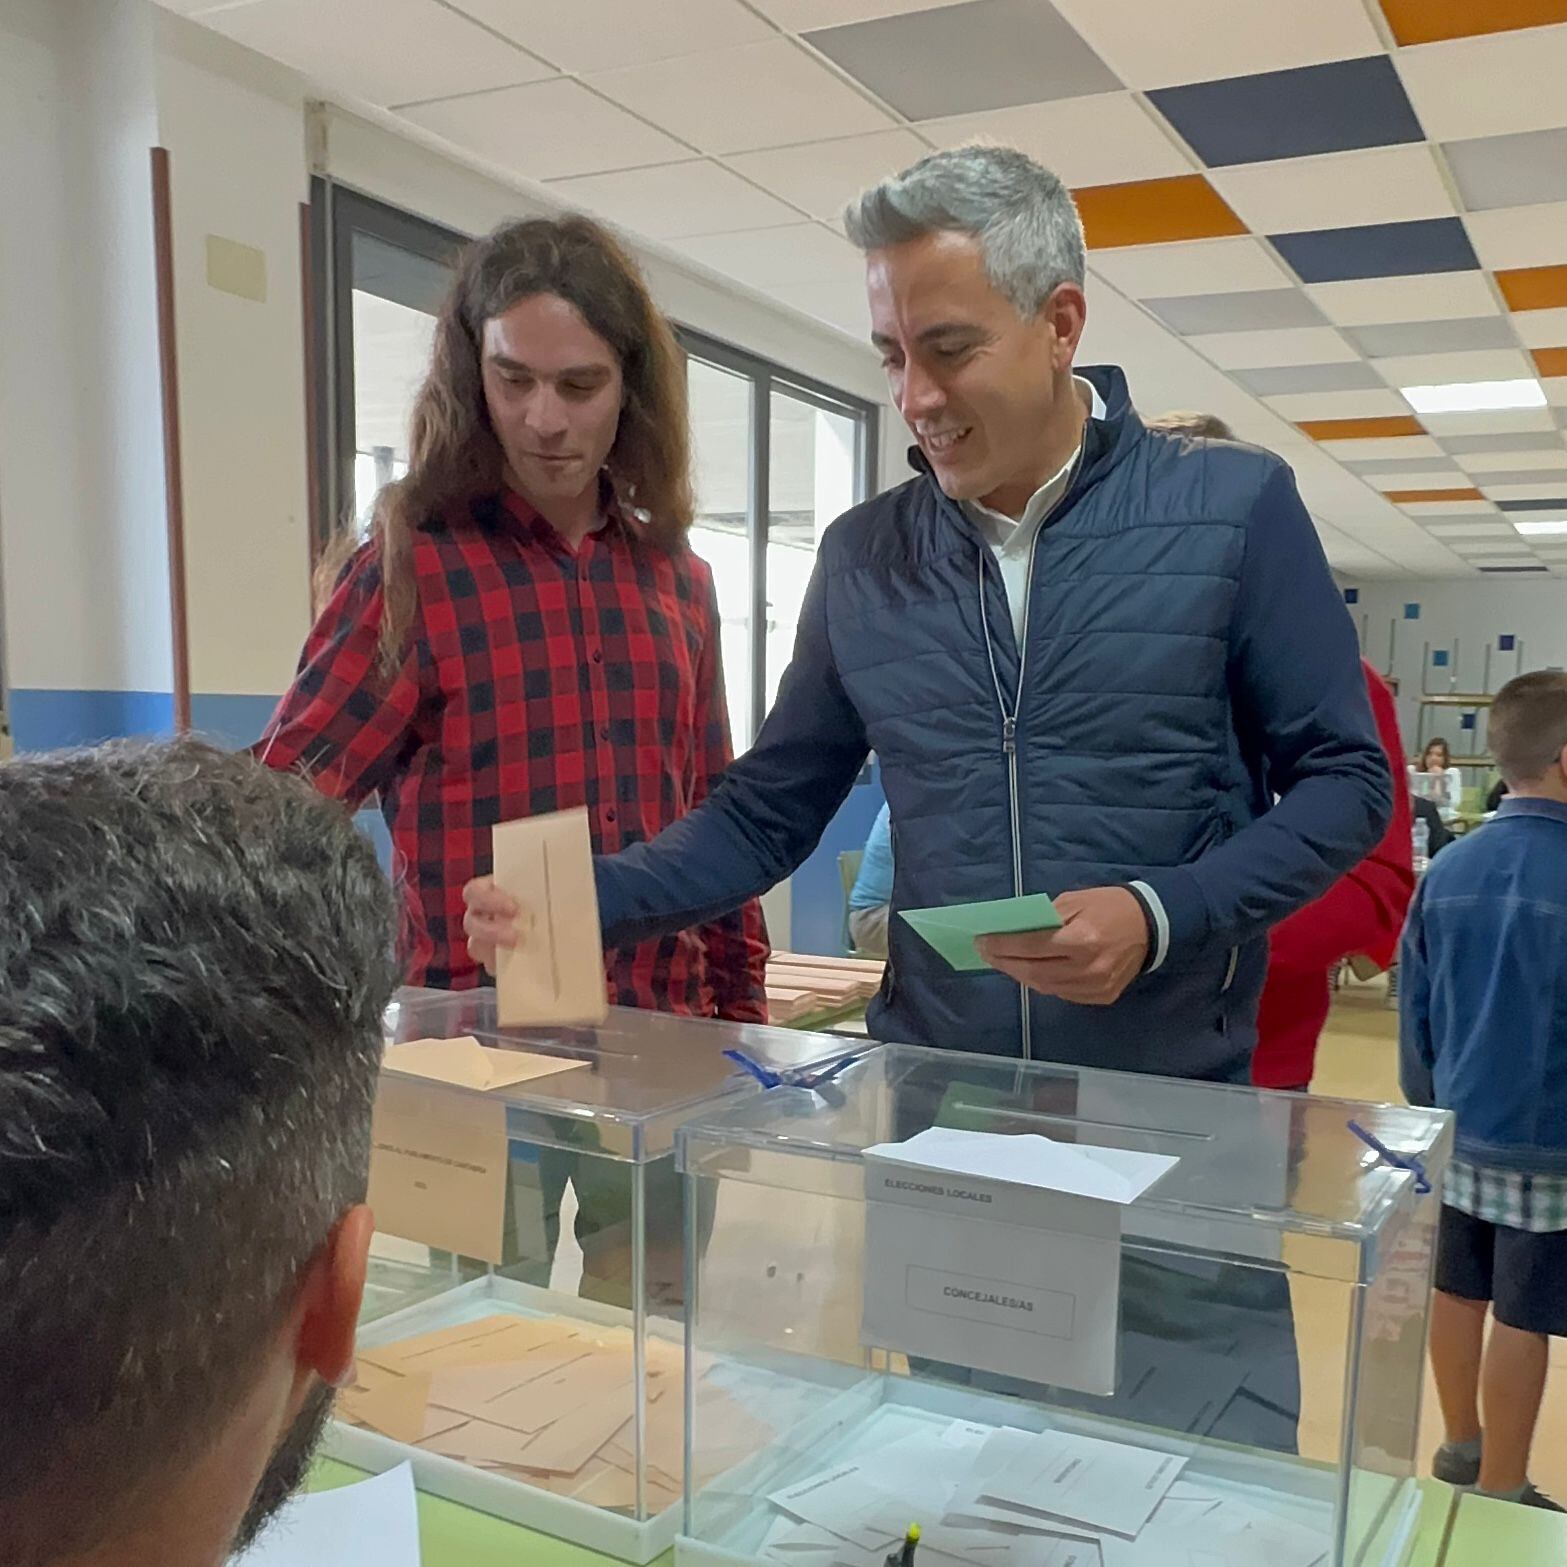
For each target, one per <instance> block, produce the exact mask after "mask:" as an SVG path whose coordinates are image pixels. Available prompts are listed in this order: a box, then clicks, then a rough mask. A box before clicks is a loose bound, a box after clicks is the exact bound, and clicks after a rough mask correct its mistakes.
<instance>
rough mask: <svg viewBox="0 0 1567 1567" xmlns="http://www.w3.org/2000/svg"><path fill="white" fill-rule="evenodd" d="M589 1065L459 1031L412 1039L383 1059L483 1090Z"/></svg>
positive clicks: (411, 1072) (387, 1066)
mask: <svg viewBox="0 0 1567 1567" xmlns="http://www.w3.org/2000/svg"><path fill="white" fill-rule="evenodd" d="M586 1065H587V1062H586V1061H573V1060H572V1059H571V1058H570V1057H569V1056H546V1055H541V1054H539V1053H538V1052H537V1051H535V1050H497V1049H496V1048H495V1047H494V1046H493V1045H481V1044H480V1043H479V1041H478V1040H477V1039H475V1038H474V1037H473V1035H472V1034H459V1035H458V1036H457V1037H456V1038H455V1039H411V1040H409V1041H408V1043H407V1044H405V1045H389V1046H388V1047H387V1051H386V1054H385V1055H384V1056H383V1057H382V1058H381V1066H382V1068H383V1070H385V1071H388V1072H401V1073H404V1074H405V1075H407V1076H409V1077H428V1078H433V1079H434V1080H435V1081H436V1082H438V1083H452V1084H455V1085H456V1086H457V1087H458V1088H476V1089H478V1090H479V1091H480V1092H485V1091H487V1090H489V1089H492V1088H509V1087H510V1086H511V1085H512V1084H513V1083H526V1082H528V1081H530V1080H531V1079H533V1078H535V1077H549V1076H552V1075H553V1074H554V1073H556V1072H572V1071H576V1070H577V1069H578V1068H580V1067H584V1066H586Z"/></svg>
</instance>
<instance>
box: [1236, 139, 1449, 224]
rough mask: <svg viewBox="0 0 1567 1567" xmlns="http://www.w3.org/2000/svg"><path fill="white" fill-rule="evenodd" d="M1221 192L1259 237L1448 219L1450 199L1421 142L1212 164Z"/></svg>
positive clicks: (1427, 148) (1432, 160)
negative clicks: (1232, 164) (1224, 166)
mask: <svg viewBox="0 0 1567 1567" xmlns="http://www.w3.org/2000/svg"><path fill="white" fill-rule="evenodd" d="M1209 178H1210V179H1211V180H1212V181H1213V184H1214V185H1215V187H1217V189H1218V191H1219V194H1220V195H1221V196H1223V197H1224V199H1225V200H1226V201H1228V202H1229V204H1230V206H1231V207H1233V208H1234V209H1235V211H1236V212H1237V213H1238V214H1239V216H1240V217H1241V218H1242V220H1243V221H1244V222H1245V223H1246V225H1247V227H1248V228H1250V229H1252V230H1254V231H1255V232H1256V233H1258V234H1281V233H1289V232H1294V231H1297V230H1301V229H1329V228H1344V227H1348V226H1351V225H1354V224H1364V223H1378V224H1380V223H1399V222H1406V221H1415V220H1418V219H1422V218H1447V217H1451V216H1452V214H1453V198H1452V197H1451V196H1450V195H1449V194H1448V191H1447V187H1446V185H1444V184H1443V182H1442V177H1441V174H1440V173H1439V172H1438V170H1437V166H1436V160H1435V159H1434V158H1433V157H1432V155H1431V149H1430V148H1429V147H1428V146H1426V145H1425V144H1424V143H1417V144H1411V145H1408V146H1397V147H1366V148H1361V149H1359V150H1357V151H1354V152H1335V153H1329V154H1327V155H1326V156H1324V157H1316V158H1285V159H1282V160H1280V161H1277V162H1274V163H1248V164H1241V165H1239V166H1237V167H1234V168H1227V169H1215V170H1213V171H1212V173H1211V174H1210V175H1209Z"/></svg>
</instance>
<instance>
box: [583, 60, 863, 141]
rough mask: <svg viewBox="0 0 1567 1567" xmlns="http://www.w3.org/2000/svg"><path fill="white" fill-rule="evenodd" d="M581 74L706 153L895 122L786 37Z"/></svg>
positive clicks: (834, 134)
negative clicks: (587, 75) (589, 74)
mask: <svg viewBox="0 0 1567 1567" xmlns="http://www.w3.org/2000/svg"><path fill="white" fill-rule="evenodd" d="M586 79H587V81H588V82H589V84H590V85H591V86H593V87H594V88H596V89H597V90H598V91H599V92H602V93H604V94H605V96H606V97H609V98H612V99H613V100H614V101H615V102H616V103H620V104H624V105H625V106H626V107H627V108H628V109H630V110H632V111H633V112H634V113H636V114H640V115H642V116H643V117H644V118H646V119H648V120H651V121H652V122H653V124H655V125H658V126H662V127H663V129H665V130H667V131H669V132H670V133H671V134H672V135H675V136H679V137H681V138H682V139H684V140H685V141H688V142H690V143H691V144H692V145H694V146H697V147H700V148H701V149H702V150H703V151H704V152H716V153H727V152H752V151H755V150H756V149H757V148H760V147H783V146H788V145H790V144H792V143H798V142H800V141H802V140H821V141H827V140H829V139H831V138H834V137H840V136H854V135H857V134H859V133H860V132H863V131H878V130H885V129H887V128H888V126H890V125H891V124H892V123H893V122H892V121H891V119H890V118H889V117H888V116H887V115H886V114H884V113H883V112H882V111H881V110H880V109H878V108H877V107H876V106H875V105H874V104H873V103H871V102H870V100H869V99H868V98H866V97H865V96H864V95H863V94H861V93H859V92H856V91H855V90H854V88H853V87H852V86H850V85H849V84H848V83H847V82H845V81H843V80H842V79H841V78H840V77H838V76H837V75H835V74H834V73H833V72H832V71H831V70H829V69H828V68H827V67H826V66H825V65H823V64H822V62H821V61H820V60H816V59H813V58H812V56H811V55H810V54H809V53H808V52H807V51H806V50H804V49H802V48H800V46H799V45H798V44H796V43H794V42H793V41H792V40H790V39H787V38H774V39H772V40H771V41H770V42H768V43H760V44H743V45H741V46H739V47H738V48H732V49H714V50H710V51H707V52H704V53H702V54H688V55H682V56H680V57H679V58H678V59H674V60H658V61H654V62H653V63H652V64H649V65H636V66H630V67H628V68H626V69H623V70H619V71H602V72H599V73H598V74H596V75H593V76H590V77H588V78H586ZM568 129H569V127H568Z"/></svg>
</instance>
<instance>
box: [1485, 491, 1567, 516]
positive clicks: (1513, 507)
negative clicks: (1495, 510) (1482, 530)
mask: <svg viewBox="0 0 1567 1567" xmlns="http://www.w3.org/2000/svg"><path fill="white" fill-rule="evenodd" d="M1496 504H1497V506H1498V507H1499V508H1500V509H1501V510H1502V511H1554V512H1560V513H1561V514H1562V515H1563V516H1567V495H1555V496H1552V497H1551V499H1549V500H1545V501H1498V502H1497V503H1496Z"/></svg>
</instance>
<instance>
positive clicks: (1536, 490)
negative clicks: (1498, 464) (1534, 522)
mask: <svg viewBox="0 0 1567 1567" xmlns="http://www.w3.org/2000/svg"><path fill="white" fill-rule="evenodd" d="M1502 477H1503V476H1502V475H1501V474H1495V473H1488V474H1486V476H1485V477H1484V478H1483V479H1481V480H1480V487H1481V489H1483V490H1484V491H1485V496H1486V499H1487V500H1492V501H1495V502H1496V504H1497V505H1498V506H1500V507H1501V508H1502V510H1503V511H1509V510H1512V509H1514V507H1518V509H1528V510H1532V511H1547V510H1549V509H1550V508H1551V507H1553V506H1560V507H1562V508H1564V509H1567V469H1563V470H1560V471H1557V472H1553V473H1550V474H1544V473H1540V474H1530V475H1529V476H1528V479H1527V481H1526V482H1524V483H1521V484H1504V483H1498V482H1497V481H1498V480H1499V479H1501V478H1502ZM1520 502H1528V503H1529V505H1528V507H1527V508H1523V507H1519V506H1518V503H1520Z"/></svg>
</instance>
